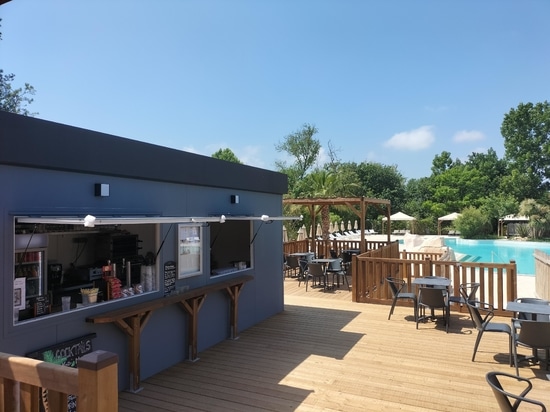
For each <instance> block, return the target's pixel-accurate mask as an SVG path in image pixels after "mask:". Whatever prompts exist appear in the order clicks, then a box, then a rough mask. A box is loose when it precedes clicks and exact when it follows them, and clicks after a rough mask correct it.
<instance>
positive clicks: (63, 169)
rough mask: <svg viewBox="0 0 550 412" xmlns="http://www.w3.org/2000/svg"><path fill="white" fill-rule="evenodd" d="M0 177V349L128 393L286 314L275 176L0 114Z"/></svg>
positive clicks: (279, 177) (283, 183)
mask: <svg viewBox="0 0 550 412" xmlns="http://www.w3.org/2000/svg"><path fill="white" fill-rule="evenodd" d="M0 186H1V187H2V195H1V196H0V233H1V238H0V239H1V241H0V253H1V254H2V255H1V256H2V259H0V262H1V271H2V272H1V276H2V281H1V285H2V289H1V290H2V303H1V305H2V311H1V314H2V315H1V318H0V319H1V322H2V330H1V336H0V351H1V352H7V353H12V354H16V355H28V354H35V353H41V351H42V353H43V352H44V351H45V350H46V351H47V349H48V348H57V350H55V351H53V352H51V351H50V352H51V353H53V355H54V356H57V357H58V358H60V359H59V361H60V362H62V361H66V358H67V357H71V356H78V354H79V353H81V352H82V353H84V352H85V351H86V350H89V349H90V348H92V347H93V350H96V349H102V350H106V351H110V352H114V353H117V354H118V355H119V389H130V390H139V382H140V380H142V379H145V378H147V377H149V376H152V375H154V374H155V373H157V372H159V371H161V370H163V369H165V368H167V367H169V366H172V365H174V364H176V363H178V362H181V361H183V360H186V359H189V360H194V359H193V358H196V357H197V353H198V352H200V351H201V350H204V349H206V348H208V347H210V346H212V345H215V344H216V343H218V342H220V341H222V340H224V339H227V338H230V337H236V335H237V334H238V332H239V330H244V329H246V328H249V327H250V326H252V325H254V324H256V323H258V322H260V321H262V320H264V319H266V318H268V317H270V316H272V315H274V314H276V313H278V312H281V311H282V310H283V306H284V301H283V278H282V263H283V262H282V254H283V251H282V227H281V225H282V219H283V218H282V216H281V214H282V195H283V194H284V193H286V191H287V186H288V184H287V177H286V175H283V174H280V173H276V172H272V171H267V170H263V169H258V168H254V167H249V166H244V165H239V164H234V163H229V162H225V161H221V160H217V159H213V158H210V157H205V156H200V155H195V154H191V153H187V152H182V151H178V150H174V149H169V148H165V147H160V146H156V145H152V144H147V143H143V142H138V141H134V140H130V139H126V138H121V137H116V136H112V135H107V134H103V133H98V132H94V131H90V130H85V129H80V128H76V127H71V126H67V125H62V124H57V123H53V122H49V121H44V120H40V119H35V118H31V117H25V116H20V115H16V114H12V113H7V112H0ZM237 319H238V322H237ZM133 332H135V333H134V335H136V334H137V335H139V336H135V337H133V338H132V337H131V336H132V333H133ZM136 345H137V348H136ZM59 348H62V349H59ZM63 348H64V349H63ZM136 375H137V376H136Z"/></svg>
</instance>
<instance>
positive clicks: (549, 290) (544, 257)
mask: <svg viewBox="0 0 550 412" xmlns="http://www.w3.org/2000/svg"><path fill="white" fill-rule="evenodd" d="M534 256H535V291H536V293H537V296H538V297H539V298H542V299H546V300H550V256H549V255H548V254H546V253H544V252H543V251H542V250H538V249H535V253H534Z"/></svg>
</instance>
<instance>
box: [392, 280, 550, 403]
mask: <svg viewBox="0 0 550 412" xmlns="http://www.w3.org/2000/svg"><path fill="white" fill-rule="evenodd" d="M386 283H387V284H388V286H389V288H390V290H391V292H392V295H393V300H392V305H391V308H390V312H389V315H388V320H389V319H391V316H392V314H393V312H394V309H395V306H396V304H397V302H398V301H399V300H408V301H410V302H412V304H413V307H414V320H415V323H416V329H418V325H419V323H421V322H426V321H428V320H433V321H439V320H441V321H443V322H444V324H445V330H446V332H447V333H448V332H449V325H450V321H451V316H450V308H451V305H452V304H459V305H463V306H466V307H467V309H468V312H469V315H470V318H471V320H472V326H473V327H474V328H475V329H476V330H477V332H478V333H477V337H476V340H475V343H474V349H473V354H472V362H473V361H475V356H476V352H477V350H478V347H479V344H480V341H481V338H482V336H483V334H484V333H485V332H497V333H503V334H506V335H507V336H508V342H509V343H508V344H509V365H510V366H512V367H515V375H512V374H506V373H494V372H490V373H488V374H487V377H486V378H487V382H488V383H489V385H490V386H491V388H492V389H493V392H494V393H495V396H496V397H497V400H498V402H499V405H501V407H502V408H503V409H502V410H516V409H506V408H504V406H505V405H507V403H510V402H511V405H513V403H514V402H517V405H519V403H520V402H522V401H524V402H527V403H532V404H535V405H537V406H541V405H542V404H541V405H539V404H540V402H538V401H536V400H533V399H528V398H526V397H525V395H526V394H527V392H528V391H529V390H530V389H531V387H532V384H531V382H530V381H529V380H527V379H525V378H522V377H520V376H519V365H520V363H525V362H528V363H530V364H539V365H541V368H543V367H544V370H545V371H547V370H548V366H549V363H550V301H547V300H544V299H539V298H532V297H529V298H518V299H516V300H515V301H513V302H508V303H507V305H506V310H507V311H510V312H512V318H511V321H510V322H493V321H492V320H493V317H494V308H493V306H492V305H490V304H488V303H483V302H480V301H479V300H478V298H477V295H478V291H479V287H480V284H479V283H463V284H461V285H460V288H459V294H458V295H456V296H453V295H452V293H451V290H450V287H451V281H450V279H448V278H445V277H439V276H425V277H416V278H414V279H413V280H412V282H411V283H412V287H411V288H410V289H409V288H408V287H407V283H406V281H405V280H403V279H399V278H395V277H387V278H386ZM436 310H437V311H441V315H440V316H436V315H435V311H436ZM520 347H521V348H528V349H530V350H531V355H529V356H526V355H519V354H518V348H520ZM499 377H500V378H501V379H505V378H508V379H510V378H513V379H515V380H517V381H522V382H524V383H525V384H526V385H527V388H526V389H525V390H524V391H523V392H522V393H521V394H513V393H509V392H507V391H505V390H504V389H503V388H502V385H501V384H500V383H499V382H498V378H499ZM525 381H527V382H525ZM500 402H502V404H501V403H500ZM503 405H504V406H503ZM517 405H516V406H517ZM541 410H546V409H545V407H544V405H542V409H541Z"/></svg>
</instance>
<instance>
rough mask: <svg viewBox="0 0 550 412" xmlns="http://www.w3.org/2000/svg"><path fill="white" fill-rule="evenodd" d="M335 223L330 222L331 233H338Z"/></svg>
mask: <svg viewBox="0 0 550 412" xmlns="http://www.w3.org/2000/svg"><path fill="white" fill-rule="evenodd" d="M337 229H338V228H337V227H336V223H335V222H330V229H329V230H330V233H334V232H338V230H337Z"/></svg>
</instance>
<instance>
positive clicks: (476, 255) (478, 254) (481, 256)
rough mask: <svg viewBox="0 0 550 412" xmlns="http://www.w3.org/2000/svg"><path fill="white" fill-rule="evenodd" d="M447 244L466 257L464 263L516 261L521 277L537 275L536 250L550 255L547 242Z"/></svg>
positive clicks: (457, 241) (458, 241) (451, 240)
mask: <svg viewBox="0 0 550 412" xmlns="http://www.w3.org/2000/svg"><path fill="white" fill-rule="evenodd" d="M445 244H446V245H447V246H449V247H450V248H452V249H453V250H454V251H455V252H456V253H461V254H464V255H466V256H465V257H464V258H463V259H461V260H463V261H465V260H468V261H472V262H494V263H510V261H511V260H515V261H516V264H517V268H518V274H520V275H534V274H535V259H534V257H533V252H534V250H535V249H539V250H542V251H543V252H545V253H548V254H550V243H546V242H517V241H512V240H469V239H454V238H445Z"/></svg>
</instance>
